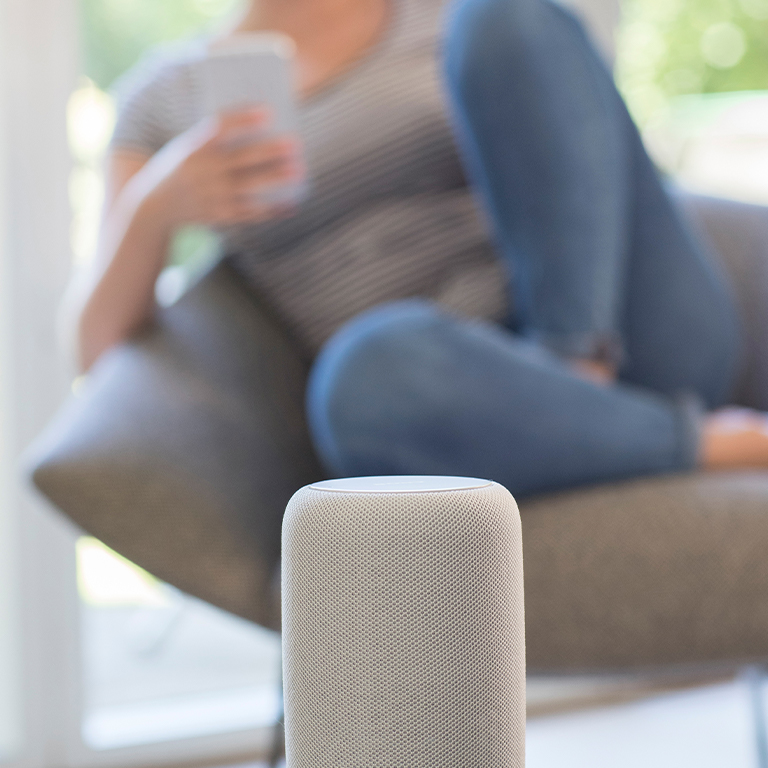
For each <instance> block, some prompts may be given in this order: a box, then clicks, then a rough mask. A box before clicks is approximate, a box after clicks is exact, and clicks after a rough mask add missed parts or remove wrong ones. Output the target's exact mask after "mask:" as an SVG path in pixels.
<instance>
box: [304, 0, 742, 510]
mask: <svg viewBox="0 0 768 768" xmlns="http://www.w3.org/2000/svg"><path fill="white" fill-rule="evenodd" d="M445 50H446V60H445V69H446V80H447V87H448V90H449V92H450V95H451V103H452V110H453V118H454V126H455V133H456V137H457V141H458V143H459V146H460V149H461V152H462V155H463V158H464V162H465V166H466V168H467V173H468V175H469V177H470V179H471V181H472V182H473V184H474V186H475V188H476V190H477V191H478V193H479V195H480V197H481V199H482V201H483V203H484V205H485V207H486V209H487V211H488V212H489V213H490V216H491V219H492V221H493V225H494V229H495V233H496V238H497V242H498V250H499V253H500V254H501V256H502V258H504V259H506V260H508V262H509V264H510V268H511V271H512V273H513V274H514V284H515V306H516V313H517V314H516V318H515V322H514V331H513V330H511V329H510V328H506V327H501V326H494V325H491V324H487V323H481V322H478V321H471V320H465V319H460V318H457V317H454V316H451V315H449V314H447V313H445V312H443V311H441V310H440V308H439V307H437V306H435V305H434V304H431V303H429V302H426V301H421V300H407V301H402V302H395V303H392V304H388V305H382V306H379V307H377V308H374V309H372V310H370V311H369V312H366V313H364V314H362V315H360V316H359V317H357V318H355V319H354V320H352V321H351V322H350V323H348V324H347V325H346V326H345V327H344V328H342V329H341V330H340V331H339V332H338V333H337V334H336V335H335V336H334V337H333V338H332V339H331V340H330V341H329V342H328V344H327V345H326V346H325V348H324V349H323V350H322V351H321V354H320V355H319V357H318V359H317V360H316V362H315V365H314V368H313V371H312V373H311V376H310V382H309V387H308V393H307V402H308V416H309V421H310V428H311V430H312V434H313V437H314V441H315V445H316V447H317V449H318V452H319V454H320V456H321V458H322V459H323V460H324V462H325V464H326V466H327V467H328V469H329V471H330V472H332V473H333V474H335V475H367V474H458V475H475V476H480V477H487V478H491V479H493V480H496V481H498V482H500V483H502V484H503V485H505V486H506V487H507V488H509V490H510V491H512V492H513V493H516V494H518V495H524V494H528V493H535V492H540V491H547V490H555V489H559V488H566V487H572V486H576V485H581V484H586V483H598V482H604V481H609V480H616V479H620V478H627V477H633V476H637V475H644V474H653V473H662V472H677V471H684V470H688V469H691V468H692V467H694V466H695V464H696V461H697V452H698V424H699V419H700V416H699V406H698V405H697V404H702V405H703V406H704V407H707V408H716V407H718V406H720V405H723V404H725V403H726V402H727V398H728V396H729V394H730V390H731V387H732V385H733V380H734V377H735V374H736V369H737V365H738V357H739V351H740V347H741V331H740V329H739V327H738V321H737V316H736V311H735V307H734V306H733V301H732V298H731V295H730V291H729V286H728V285H727V283H726V280H725V278H724V276H723V275H722V274H720V273H719V272H718V271H717V270H716V268H715V266H714V264H713V262H712V261H711V260H710V258H709V256H708V254H707V253H706V252H705V249H704V247H703V245H702V244H701V243H700V242H698V241H697V240H696V239H695V238H694V237H693V235H692V234H691V233H690V232H689V231H688V229H687V228H686V226H685V225H684V224H683V223H682V222H681V220H680V218H679V217H678V214H677V212H676V210H675V208H674V206H673V204H672V202H671V200H670V199H669V197H668V195H667V193H666V192H665V190H664V188H663V186H662V184H661V182H660V180H659V178H658V176H657V174H656V171H655V169H654V168H653V166H652V164H651V162H650V160H649V159H648V157H647V155H646V153H645V150H644V149H643V146H642V143H641V140H640V137H639V135H638V133H637V130H636V129H635V126H634V125H633V123H632V121H631V119H630V117H629V115H628V113H627V111H626V108H625V106H624V104H623V102H622V100H621V98H620V96H619V95H618V93H617V92H616V89H615V87H614V85H613V81H612V79H611V77H610V74H609V73H608V72H607V70H606V69H605V68H604V66H603V64H602V63H601V61H600V59H599V57H598V55H597V54H596V53H595V51H594V50H593V48H592V46H591V44H590V42H589V41H588V39H587V38H586V36H585V34H584V32H583V31H582V29H581V27H580V25H579V24H578V23H577V22H576V21H575V19H574V18H573V17H572V16H571V15H570V14H569V13H567V12H566V11H564V10H563V9H562V8H560V7H559V6H557V5H554V4H552V3H550V2H548V0H460V2H458V3H457V4H456V5H455V6H454V7H453V8H452V9H451V12H450V14H449V19H448V26H447V31H446V44H445ZM567 357H591V358H603V359H605V360H607V361H610V362H613V363H614V364H615V365H617V366H618V369H619V381H618V383H617V384H616V385H614V386H599V385H595V384H592V383H589V382H586V381H583V380H581V379H579V378H576V377H575V376H573V375H572V373H571V371H570V369H569V367H568V366H567V364H566V363H565V362H564V358H567Z"/></svg>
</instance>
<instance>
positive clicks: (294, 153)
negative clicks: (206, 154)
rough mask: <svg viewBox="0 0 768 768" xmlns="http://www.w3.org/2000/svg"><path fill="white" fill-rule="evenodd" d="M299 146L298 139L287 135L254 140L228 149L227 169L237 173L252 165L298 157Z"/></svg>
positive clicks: (225, 158) (226, 152) (225, 155)
mask: <svg viewBox="0 0 768 768" xmlns="http://www.w3.org/2000/svg"><path fill="white" fill-rule="evenodd" d="M299 147H300V145H299V142H298V141H297V140H296V139H294V138H291V137H286V136H282V137H279V138H271V139H264V140H263V141H254V142H251V143H249V144H246V145H245V146H240V147H234V148H232V149H229V150H226V151H225V152H224V163H225V167H226V169H227V170H229V171H231V172H233V173H237V172H238V171H242V170H246V169H248V168H251V167H257V166H260V165H264V164H267V163H273V162H276V161H281V160H290V159H293V158H297V157H298V156H299Z"/></svg>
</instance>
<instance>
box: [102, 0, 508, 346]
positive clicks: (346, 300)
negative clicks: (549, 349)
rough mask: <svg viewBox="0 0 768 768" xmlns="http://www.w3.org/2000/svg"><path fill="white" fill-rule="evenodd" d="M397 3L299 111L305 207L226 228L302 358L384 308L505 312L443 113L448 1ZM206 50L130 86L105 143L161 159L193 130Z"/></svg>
mask: <svg viewBox="0 0 768 768" xmlns="http://www.w3.org/2000/svg"><path fill="white" fill-rule="evenodd" d="M393 3H394V4H395V5H394V7H393V12H392V17H391V21H390V26H389V29H388V30H387V32H386V33H385V35H384V37H383V38H382V39H381V40H380V41H379V42H378V43H377V45H376V47H375V48H374V49H373V50H372V51H371V52H369V53H368V54H367V55H366V57H365V58H364V59H362V60H361V61H360V62H359V63H358V64H357V65H356V66H355V67H354V68H353V69H351V70H349V71H348V72H347V73H345V74H343V75H341V76H340V77H338V78H337V79H336V80H335V81H333V82H332V83H331V84H330V85H328V86H326V87H325V88H324V89H323V90H322V91H321V92H319V93H317V94H315V95H313V96H311V97H309V98H307V99H305V100H304V102H303V103H302V104H301V108H300V111H301V125H302V137H303V140H304V144H305V157H306V161H307V166H308V169H309V177H310V184H311V191H310V195H309V197H308V199H307V200H306V201H305V202H304V203H303V204H302V206H301V208H300V209H299V211H298V212H297V213H296V215H295V216H293V217H291V218H288V219H281V220H277V221H274V222H267V223H262V224H258V225H250V226H242V227H237V228H232V229H230V230H228V231H226V232H225V233H223V237H224V243H225V249H226V251H225V252H226V253H227V254H228V255H227V258H229V259H231V261H232V263H233V264H234V266H235V267H236V268H237V270H238V271H239V272H240V273H241V274H242V275H243V277H244V278H245V280H246V281H247V282H248V283H249V284H250V285H251V286H253V288H254V289H255V290H256V291H257V293H258V295H259V296H260V297H261V298H262V299H263V300H265V301H266V302H268V303H269V304H270V305H271V307H272V308H273V310H274V311H276V312H277V314H278V316H279V317H281V318H282V319H283V320H284V322H285V323H286V324H287V325H288V327H289V328H290V329H291V330H292V331H293V333H294V334H295V335H296V337H297V338H298V340H299V341H300V342H301V343H302V344H303V345H304V347H305V349H306V350H307V352H308V353H310V354H314V353H315V352H316V351H317V350H318V348H319V347H320V346H321V345H322V343H323V342H324V341H325V340H326V339H327V338H328V337H329V336H330V335H331V334H332V333H333V332H334V331H335V330H336V329H337V328H338V327H339V326H340V325H341V324H342V323H344V322H345V321H347V320H349V319H350V318H351V317H353V316H354V315H356V314H358V313H359V312H361V311H363V310H365V309H367V308H369V307H372V306H374V305H376V304H379V303H381V302H386V301H392V300H396V299H401V298H406V297H411V296H421V297H426V298H430V299H433V300H436V301H437V302H439V303H440V304H441V305H443V306H445V307H447V308H449V309H450V310H453V311H455V312H458V313H460V314H463V315H466V316H470V317H478V318H485V319H491V320H501V319H502V318H503V317H504V316H505V314H506V307H507V296H508V291H507V285H508V282H509V281H508V279H507V275H506V273H505V271H504V269H503V267H502V265H501V262H500V260H499V259H498V258H497V256H496V255H495V253H494V250H493V247H492V244H491V240H490V237H489V233H488V227H487V225H486V223H485V221H484V220H483V217H482V216H481V214H480V212H479V210H478V208H477V206H476V204H475V201H474V200H473V198H472V195H471V193H470V190H469V188H468V186H467V182H466V179H465V177H464V174H463V172H462V168H461V165H460V163H459V158H458V155H457V151H456V148H455V145H454V142H453V139H452V136H451V131H450V128H449V124H448V120H447V117H446V103H445V97H444V94H443V88H442V85H441V74H440V67H439V51H438V39H439V36H438V32H439V28H440V17H441V10H442V8H441V6H442V0H393ZM202 51H203V46H202V44H196V45H192V44H186V45H185V46H183V47H181V48H177V49H175V50H172V51H165V52H164V53H161V54H158V55H157V56H155V57H153V59H152V60H150V61H148V62H145V64H144V65H140V66H139V67H137V68H136V69H135V70H134V71H133V72H132V73H131V74H130V76H129V77H127V78H126V79H125V81H124V83H123V87H122V89H121V90H122V98H121V100H120V106H119V109H118V121H117V126H116V129H115V134H114V138H113V147H121V148H133V149H136V148H138V149H140V150H142V151H146V152H155V151H157V150H158V149H160V148H161V147H162V146H163V144H165V143H166V142H167V141H169V140H170V139H171V138H173V136H175V135H177V134H179V133H181V132H182V131H184V130H185V129H186V128H188V127H189V126H191V125H192V124H193V123H194V122H196V120H197V119H198V118H199V116H200V115H199V113H198V109H199V107H198V104H199V101H200V100H199V98H198V95H197V94H196V93H195V84H194V80H193V78H192V76H191V67H190V61H192V60H193V59H194V58H195V57H197V56H200V55H202Z"/></svg>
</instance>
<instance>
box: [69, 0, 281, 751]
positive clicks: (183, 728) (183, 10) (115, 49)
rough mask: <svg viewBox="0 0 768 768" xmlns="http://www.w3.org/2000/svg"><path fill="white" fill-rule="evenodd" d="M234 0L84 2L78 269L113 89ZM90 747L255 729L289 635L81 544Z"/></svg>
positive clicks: (207, 238)
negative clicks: (146, 57)
mask: <svg viewBox="0 0 768 768" xmlns="http://www.w3.org/2000/svg"><path fill="white" fill-rule="evenodd" d="M232 7H233V2H232V0H175V2H165V3H157V2H156V1H154V0H131V1H129V2H125V0H122V1H121V2H115V1H114V0H106V1H105V0H98V1H96V0H80V3H79V11H80V16H81V30H82V39H81V48H82V52H83V57H82V60H83V69H84V72H83V74H82V76H81V81H80V84H79V87H78V88H77V89H76V90H75V91H74V93H73V94H72V95H71V97H70V99H69V104H68V110H67V122H68V135H69V143H70V149H71V152H72V156H73V160H74V163H75V166H74V169H73V171H72V177H71V181H70V186H69V190H70V200H71V204H72V208H73V226H72V240H71V245H72V251H73V257H74V265H75V267H76V268H77V267H80V266H82V265H85V264H87V263H88V261H89V260H90V258H91V257H92V255H93V251H94V248H95V244H96V233H97V229H98V221H99V216H100V209H101V205H102V198H103V187H104V184H103V178H102V170H101V163H102V160H103V157H104V153H105V150H106V147H107V144H108V141H109V137H110V133H111V130H112V127H113V125H114V119H115V106H114V102H113V97H112V95H111V93H110V91H109V87H110V86H111V85H112V84H113V83H114V81H115V80H116V79H117V78H118V77H119V76H120V75H121V74H122V73H123V72H124V71H125V70H126V69H128V68H129V67H131V66H132V65H133V64H134V63H135V62H136V61H137V60H138V59H139V58H140V57H141V56H142V55H143V54H144V52H145V51H146V50H147V49H148V48H151V47H152V46H154V45H157V44H161V43H163V42H165V41H167V40H176V39H179V38H184V37H189V36H191V35H195V34H199V33H200V31H201V30H204V29H205V28H206V27H208V26H210V25H211V24H212V23H216V21H217V20H219V19H221V18H222V17H223V16H225V15H226V14H227V12H229V11H230V10H231V9H232ZM212 241H213V237H212V236H211V235H210V233H207V232H205V231H202V230H187V231H184V232H182V233H180V235H179V237H177V239H176V243H175V244H174V249H173V254H172V258H171V266H170V267H169V268H167V269H166V271H165V272H164V273H163V275H162V277H161V279H160V281H159V282H158V298H159V299H160V300H161V301H162V302H171V301H173V300H174V299H175V298H176V297H177V296H178V295H179V293H180V291H181V290H182V289H183V286H184V284H185V283H186V280H187V279H188V277H189V273H190V272H192V271H194V270H196V269H198V268H199V267H200V266H201V265H202V264H204V263H205V262H206V261H207V258H208V255H209V254H210V253H211V252H212V249H211V248H210V245H211V243H212ZM77 569H78V592H79V595H80V600H81V609H80V616H81V640H82V665H83V666H82V674H83V707H84V709H83V718H82V738H83V741H84V743H85V745H86V746H87V747H89V748H91V749H93V750H99V751H104V750H118V749H126V748H131V747H138V746H141V745H148V744H163V743H167V742H174V741H179V740H183V739H187V738H199V737H203V736H211V735H221V734H227V733H230V734H231V733H237V732H246V731H253V730H254V729H258V728H263V727H264V726H269V725H271V724H272V723H273V722H274V720H275V718H276V716H277V711H278V706H279V702H278V693H279V689H278V684H279V676H280V654H279V650H280V649H279V638H278V636H277V635H276V634H274V633H270V632H267V631H265V630H262V629H260V628H259V627H256V626H254V625H252V624H249V623H248V622H246V621H243V620H241V619H238V618H235V617H233V616H230V615H228V614H225V613H223V612H222V611H218V610H216V609H215V608H212V607H211V606H209V605H206V604H204V603H202V602H200V601H199V600H195V599H193V598H190V597H189V596H187V595H184V594H182V593H181V592H179V591H178V590H176V589H173V588H172V587H170V586H168V585H167V584H163V583H161V582H159V581H157V580H156V579H154V578H153V577H152V576H151V575H150V574H148V573H146V572H144V571H142V570H141V569H140V568H137V567H136V566H135V565H133V564H131V563H129V562H128V561H126V560H125V559H123V558H121V557H120V556H119V555H117V554H116V553H114V552H112V551H111V550H109V549H108V548H107V547H105V546H104V545H103V544H101V543H100V542H98V541H96V540H95V539H92V538H89V537H83V538H81V539H80V540H79V541H78V543H77Z"/></svg>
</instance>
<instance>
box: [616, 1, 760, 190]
mask: <svg viewBox="0 0 768 768" xmlns="http://www.w3.org/2000/svg"><path fill="white" fill-rule="evenodd" d="M622 8H623V15H624V22H623V24H622V28H621V30H620V33H619V35H618V38H617V50H618V56H617V62H616V77H617V81H618V83H619V87H620V88H621V90H622V91H623V93H624V96H625V98H626V99H627V102H628V103H629V106H630V109H631V111H632V113H633V116H634V117H635V119H636V120H637V122H638V123H639V124H640V126H641V127H642V129H643V134H644V138H645V140H646V144H647V145H648V147H649V150H650V151H651V154H652V155H653V156H654V158H655V160H656V161H657V162H658V163H659V165H661V166H662V167H663V168H664V169H665V170H667V171H668V172H669V173H671V174H672V175H674V176H677V177H678V178H679V179H680V181H681V182H682V183H683V184H684V185H686V186H688V187H690V188H693V189H695V190H697V191H701V192H704V193H708V194H712V195H721V196H725V197H734V198H738V199H742V200H746V201H748V202H756V203H764V204H765V203H768V0H624V2H623V6H622Z"/></svg>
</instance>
